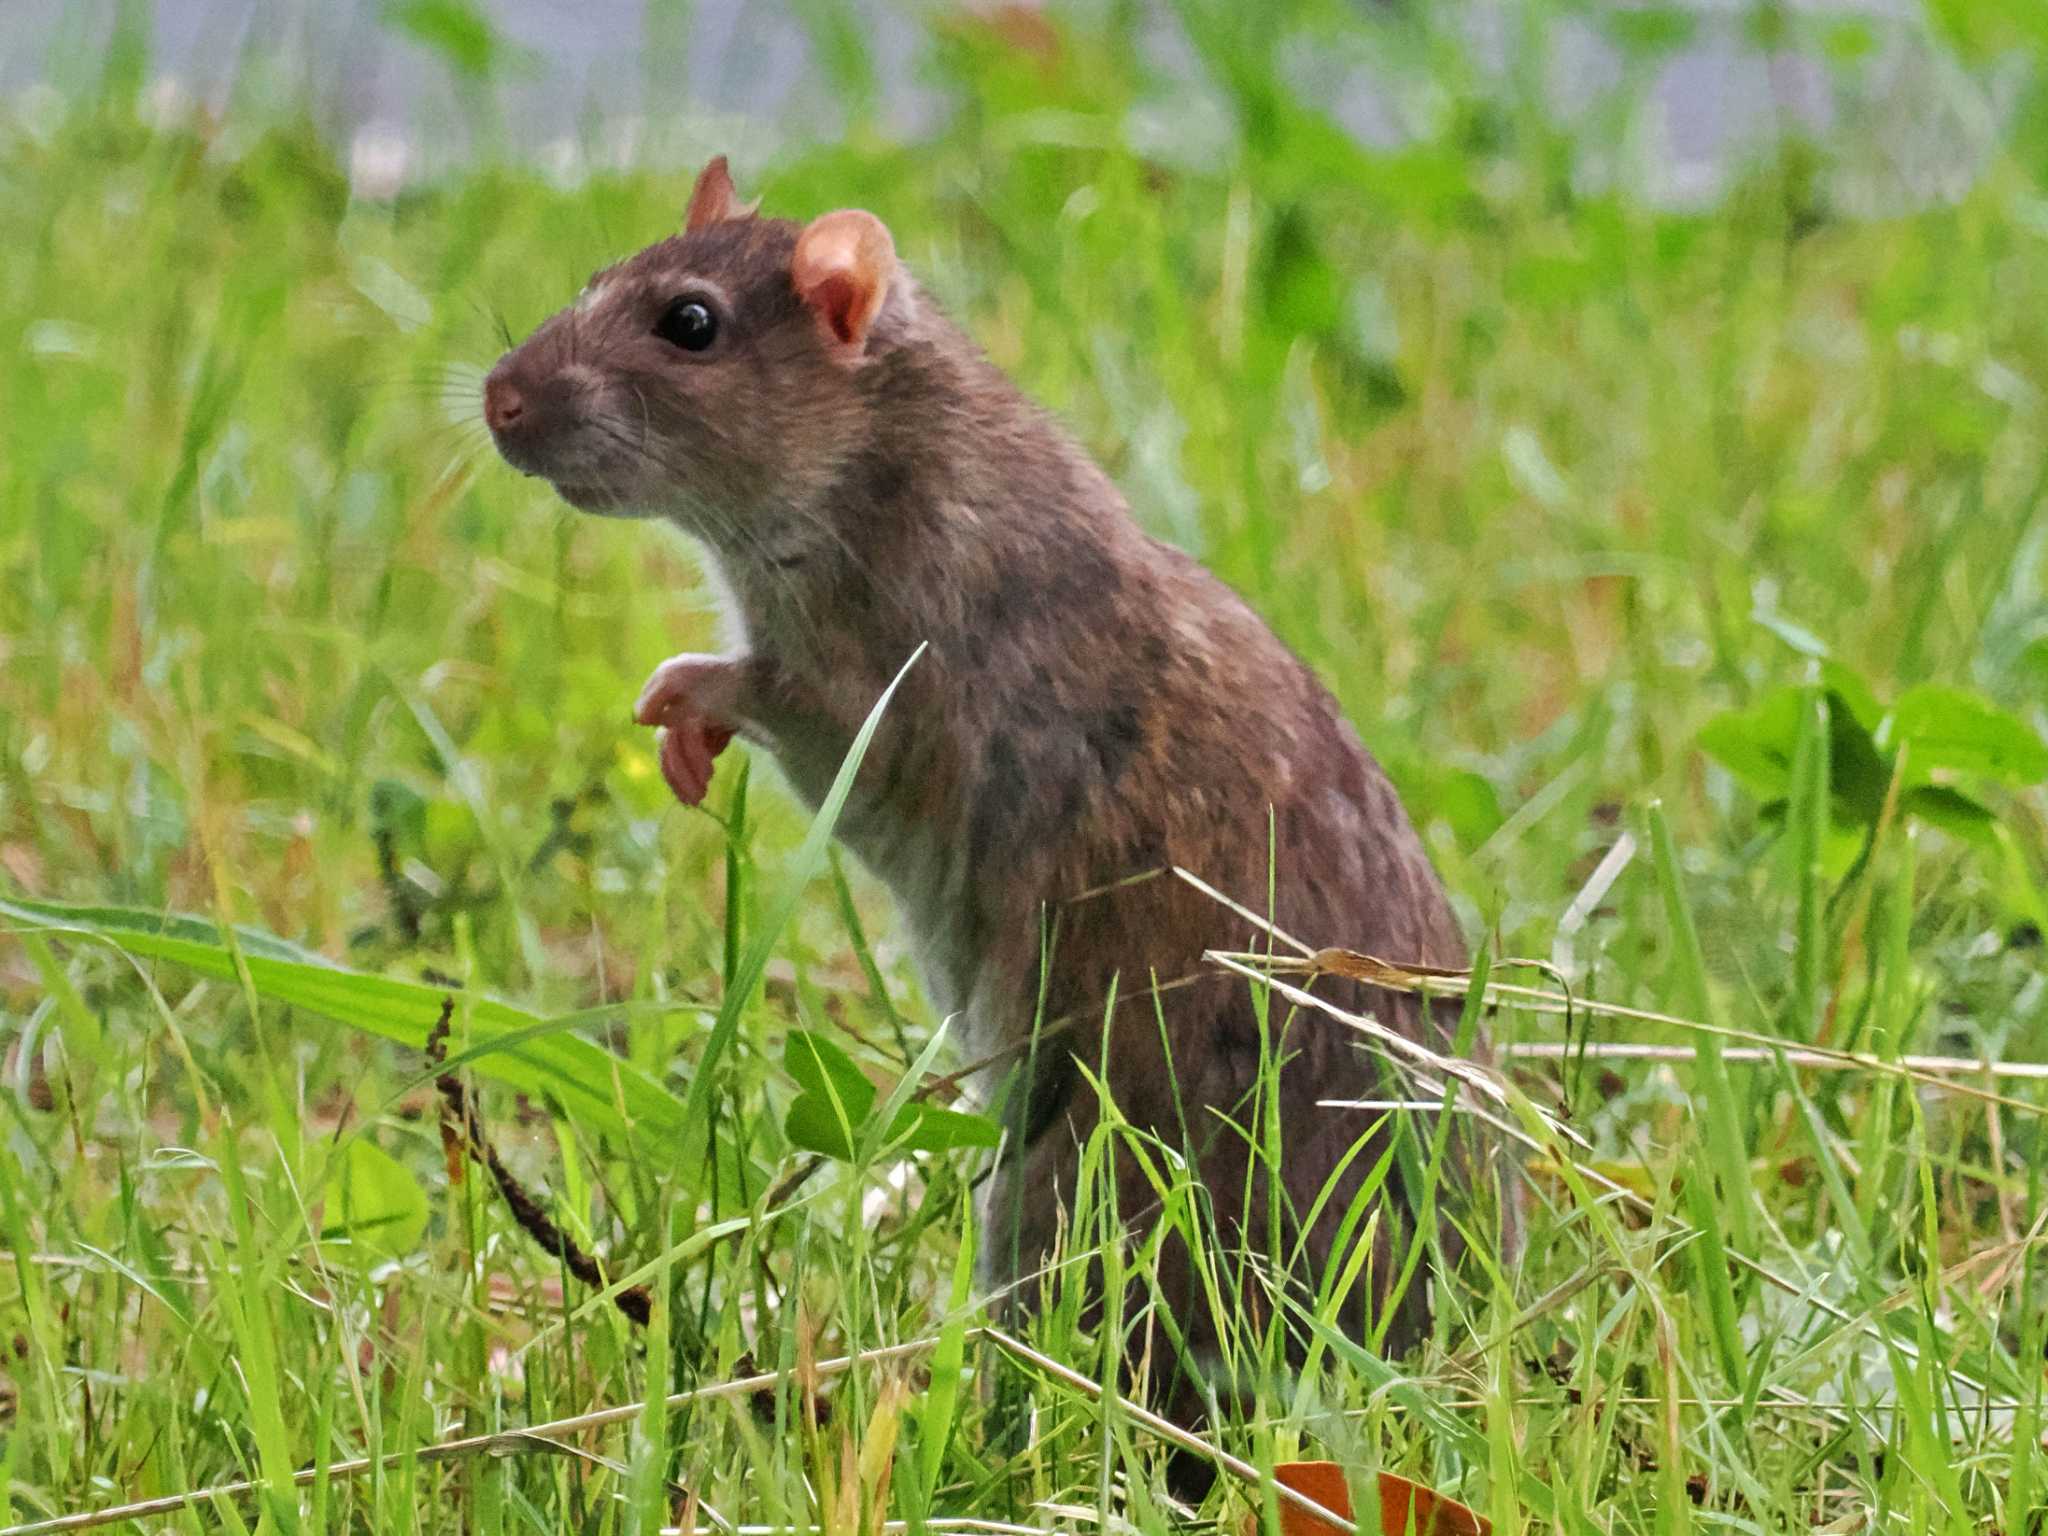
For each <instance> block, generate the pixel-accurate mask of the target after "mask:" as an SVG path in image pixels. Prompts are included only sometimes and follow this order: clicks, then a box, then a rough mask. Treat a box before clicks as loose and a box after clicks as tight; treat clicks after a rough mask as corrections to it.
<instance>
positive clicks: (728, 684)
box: [633, 654, 741, 805]
mask: <svg viewBox="0 0 2048 1536" xmlns="http://www.w3.org/2000/svg"><path fill="white" fill-rule="evenodd" d="M740 666H741V662H740V659H739V658H737V657H733V656H700V655H693V654H692V655H682V656H671V657H669V659H668V660H667V661H664V662H663V663H662V664H661V665H660V666H658V667H656V668H655V669H654V675H653V676H652V677H650V678H648V679H647V686H646V687H645V688H642V689H641V690H640V699H639V702H638V703H636V704H635V705H634V706H633V718H634V719H635V720H637V721H639V722H640V724H642V725H656V726H660V727H661V776H662V777H663V778H664V779H666V780H668V787H669V788H670V789H672V790H673V791H675V797H676V798H677V799H678V800H680V801H682V802H683V804H685V805H697V804H700V803H701V802H702V801H703V799H704V792H705V791H706V790H708V789H709V788H710V787H711V760H712V759H713V758H715V757H717V756H718V754H719V753H721V752H723V751H724V750H725V748H726V744H727V743H728V742H730V741H731V740H732V738H733V729H734V727H733V715H734V713H735V712H736V707H737V705H738V702H739V700H738V693H739V669H740Z"/></svg>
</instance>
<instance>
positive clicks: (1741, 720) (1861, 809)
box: [1699, 684, 1891, 824]
mask: <svg viewBox="0 0 2048 1536" xmlns="http://www.w3.org/2000/svg"><path fill="white" fill-rule="evenodd" d="M1826 694H1827V702H1828V788H1829V790H1830V791H1831V792H1832V798H1833V802H1834V807H1833V808H1834V815H1835V818H1836V819H1837V820H1838V821H1844V822H1850V823H1857V824H1866V823H1869V822H1872V821H1875V820H1876V819H1877V817H1878V814H1879V812H1880V811H1882V810H1883V808H1884V796H1885V788H1886V786H1887V785H1888V784H1889V783H1890V780H1891V773H1890V769H1889V768H1888V767H1887V766H1886V762H1885V759H1884V757H1883V756H1882V755H1881V754H1880V753H1879V752H1878V750H1877V746H1876V744H1875V743H1874V742H1873V741H1872V739H1871V735H1870V732H1869V730H1868V729H1867V728H1866V727H1865V726H1864V725H1863V723H1862V720H1861V718H1860V717H1859V711H1858V709H1857V707H1856V703H1857V701H1856V700H1855V699H1853V698H1851V697H1846V696H1844V694H1843V693H1842V691H1841V690H1840V689H1838V688H1836V687H1834V686H1833V685H1832V684H1830V685H1829V686H1828V687H1827V689H1826ZM1807 697H1808V694H1807V691H1806V690H1805V689H1802V688H1797V687H1787V688H1777V689H1773V690H1772V691H1771V692H1770V693H1767V694H1765V695H1764V696H1763V697H1762V698H1761V699H1759V700H1757V701H1756V703H1754V704H1752V705H1751V706H1750V707H1749V708H1747V709H1735V710H1729V711H1728V712H1727V713H1726V714H1722V715H1717V716H1715V717H1714V718H1713V719H1712V720H1710V721H1708V722H1707V724H1706V726H1705V728H1704V729H1702V730H1701V732H1700V734H1699V745H1700V750H1701V751H1703V752H1705V753H1706V754H1707V755H1708V756H1709V757H1711V758H1713V759H1714V760H1715V761H1716V762H1718V763H1719V764H1720V765H1721V766H1722V767H1724V768H1726V769H1727V770H1728V771H1729V772H1730V773H1731V774H1733V775H1734V776H1735V778H1736V781H1737V782H1738V783H1740V784H1741V785H1742V787H1743V788H1744V789H1746V790H1748V791H1749V792H1750V793H1751V794H1753V795H1755V796H1756V797H1757V798H1758V799H1760V800H1767V801H1768V800H1781V799H1784V798H1785V797H1786V796H1787V795H1788V794H1789V793H1790V792H1791V787H1792V757H1793V751H1794V748H1795V747H1796V746H1797V744H1798V741H1799V722H1800V705H1801V701H1802V700H1804V699H1806V698H1807Z"/></svg>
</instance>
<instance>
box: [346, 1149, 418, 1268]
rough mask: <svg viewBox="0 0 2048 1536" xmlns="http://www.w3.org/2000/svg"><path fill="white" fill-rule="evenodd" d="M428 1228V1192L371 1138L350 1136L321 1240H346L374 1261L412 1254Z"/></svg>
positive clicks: (356, 1251) (360, 1255) (361, 1256)
mask: <svg viewBox="0 0 2048 1536" xmlns="http://www.w3.org/2000/svg"><path fill="white" fill-rule="evenodd" d="M426 1230H427V1196H426V1192H425V1191H424V1190H422V1189H421V1188H420V1186H419V1181H418V1180H417V1179H415V1178H414V1177H413V1176H412V1173H411V1171H410V1170H408V1169H407V1168H406V1166H405V1165H404V1164H403V1163H401V1162H399V1161H398V1159H397V1158H395V1157H393V1156H392V1155H391V1154H390V1153H388V1152H386V1151H385V1150H384V1149H383V1148H382V1147H380V1146H378V1145H377V1144H376V1143H375V1142H373V1141H371V1140H370V1139H369V1138H368V1137H367V1136H352V1137H350V1138H349V1139H348V1141H347V1143H346V1144H345V1145H344V1146H343V1148H342V1153H341V1157H340V1158H339V1159H338V1161H337V1166H336V1168H335V1171H334V1176H333V1177H332V1178H331V1179H329V1180H328V1182H327V1195H326V1201H325V1209H324V1211H323V1212H322V1217H321V1227H320V1237H321V1240H322V1241H323V1242H335V1241H336V1240H339V1239H346V1240H347V1243H348V1250H347V1251H352V1252H353V1253H354V1254H355V1256H356V1257H357V1258H359V1259H362V1260H364V1261H366V1262H372V1261H375V1260H379V1259H389V1258H397V1257H400V1256H401V1255H404V1254H408V1253H411V1252H413V1251H414V1250H415V1249H416V1248H418V1247H419V1242H420V1238H421V1236H422V1235H424V1234H425V1232H426Z"/></svg>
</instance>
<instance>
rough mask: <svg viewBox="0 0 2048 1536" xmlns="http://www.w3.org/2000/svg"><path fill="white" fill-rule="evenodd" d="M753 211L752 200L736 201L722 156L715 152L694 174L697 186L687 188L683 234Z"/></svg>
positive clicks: (740, 216) (728, 171)
mask: <svg viewBox="0 0 2048 1536" xmlns="http://www.w3.org/2000/svg"><path fill="white" fill-rule="evenodd" d="M753 211H754V205H753V204H752V203H744V204H743V203H741V202H740V197H739V193H737V192H736V191H734V190H733V185H732V172H731V171H730V170H728V169H727V168H726V164H725V156H723V155H719V156H717V157H715V158H714V159H713V160H712V162H711V163H710V164H709V165H707V166H705V167H704V169H703V170H701V171H699V172H698V173H697V185H696V186H694V187H692V188H691V189H690V207H689V211H688V212H686V213H685V214H684V215H683V233H684V234H686V235H694V234H695V233H696V232H697V231H698V230H700V229H709V228H710V227H711V226H712V225H713V224H723V223H724V222H725V221H726V220H727V219H744V218H746V217H747V216H748V215H750V214H751V213H753Z"/></svg>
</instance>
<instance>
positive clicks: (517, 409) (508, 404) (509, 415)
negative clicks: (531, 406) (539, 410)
mask: <svg viewBox="0 0 2048 1536" xmlns="http://www.w3.org/2000/svg"><path fill="white" fill-rule="evenodd" d="M525 415H526V397H525V396H524V395H522V394H520V392H519V386H518V385H516V384H514V383H513V382H512V381H511V380H510V379H508V378H505V377H503V376H502V375H499V374H495V373H494V374H492V375H491V376H490V378H488V379H486V380H485V381H484V425H485V426H487V427H489V428H490V429H491V431H493V432H494V433H498V434H501V435H502V434H503V433H506V432H509V431H511V430H512V429H513V428H514V427H516V426H518V425H519V422H520V419H521V418H522V417H524V416H525Z"/></svg>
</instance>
